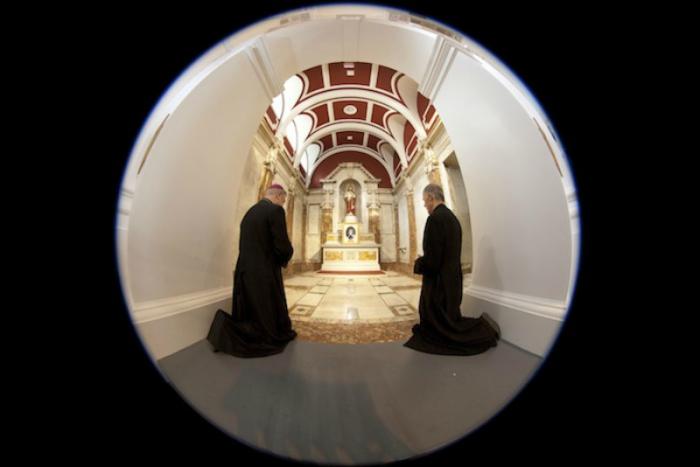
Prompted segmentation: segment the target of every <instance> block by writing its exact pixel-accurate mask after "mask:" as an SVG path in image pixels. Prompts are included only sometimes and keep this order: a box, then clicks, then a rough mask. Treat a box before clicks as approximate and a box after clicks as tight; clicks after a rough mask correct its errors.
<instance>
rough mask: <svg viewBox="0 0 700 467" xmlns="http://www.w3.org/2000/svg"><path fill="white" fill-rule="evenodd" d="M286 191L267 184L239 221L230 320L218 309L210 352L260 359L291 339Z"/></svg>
mask: <svg viewBox="0 0 700 467" xmlns="http://www.w3.org/2000/svg"><path fill="white" fill-rule="evenodd" d="M286 199H287V192H286V191H285V190H284V188H283V187H282V186H281V185H278V184H274V185H271V186H270V187H269V188H268V189H267V190H266V191H265V197H264V198H263V199H261V200H260V201H258V203H257V204H255V205H254V206H253V207H251V208H250V209H249V210H248V212H246V214H245V216H243V220H242V221H241V234H240V243H239V254H238V261H237V262H236V270H235V273H234V282H233V302H232V307H233V311H232V313H231V315H229V314H227V313H226V312H224V311H223V310H218V311H217V312H216V316H215V317H214V322H213V323H212V326H211V328H210V330H209V335H208V337H207V339H208V340H209V342H210V343H211V344H212V345H213V346H214V350H215V351H222V352H226V353H228V354H231V355H235V356H237V357H264V356H267V355H274V354H278V353H281V352H283V351H284V349H285V347H286V345H287V344H288V343H289V342H290V341H291V340H292V339H294V338H295V337H296V335H297V333H296V332H295V331H294V330H293V329H292V321H291V320H290V318H289V312H288V309H287V298H286V295H285V292H284V284H283V282H282V270H281V268H283V267H287V263H288V262H289V260H290V259H291V257H292V254H293V253H294V248H292V244H291V242H290V241H289V237H288V236H287V226H286V222H285V212H284V207H283V206H284V203H285V201H286Z"/></svg>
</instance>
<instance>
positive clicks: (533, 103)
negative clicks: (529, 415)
mask: <svg viewBox="0 0 700 467" xmlns="http://www.w3.org/2000/svg"><path fill="white" fill-rule="evenodd" d="M357 5H360V6H363V4H357ZM333 6H335V7H339V6H342V4H335V5H333ZM371 6H372V7H375V8H376V7H380V5H371ZM315 8H316V7H313V8H311V9H315ZM318 8H324V7H318ZM387 8H388V9H391V10H396V8H395V7H387ZM298 11H300V10H291V11H287V12H284V13H280V14H278V15H275V16H272V17H268V18H266V19H263V20H261V21H260V22H258V23H255V24H253V25H252V26H249V27H248V28H245V29H243V30H240V31H238V32H236V33H234V34H232V35H231V36H229V38H228V39H226V40H224V41H222V42H227V41H228V40H230V39H231V38H234V37H235V36H237V35H238V34H242V33H245V32H246V31H247V32H250V30H251V29H254V28H256V27H257V26H258V25H260V23H263V22H269V21H272V20H274V19H278V18H280V17H284V16H286V15H291V14H293V13H295V12H298ZM404 13H406V14H407V15H411V13H410V12H408V11H404ZM424 21H425V23H424V24H421V26H423V27H428V28H429V27H430V21H432V22H433V23H434V24H438V25H439V26H441V28H442V29H446V30H448V31H450V32H451V33H452V36H450V35H448V37H449V38H451V39H454V40H456V39H455V37H454V36H457V37H462V40H466V39H464V37H466V36H462V35H461V33H458V32H456V30H453V29H452V28H450V27H449V26H446V25H444V24H442V23H439V22H436V21H434V20H429V19H425V20H424ZM440 33H441V34H444V32H440ZM248 36H250V34H248ZM471 42H473V43H474V44H476V43H475V41H473V40H471ZM217 47H218V46H215V47H214V49H216V48H217ZM478 47H481V46H480V45H479V46H478ZM474 48H476V47H474V46H472V49H474ZM483 52H484V53H483V56H484V57H486V58H483V57H481V56H480V55H478V57H480V58H481V59H482V60H484V62H483V63H484V64H485V67H488V66H491V67H492V68H493V70H494V75H498V74H499V73H500V74H504V75H506V76H507V78H508V79H509V80H511V81H514V82H515V83H517V84H518V85H519V86H520V90H521V91H524V95H523V93H518V94H517V95H516V96H517V97H520V99H522V98H523V97H524V98H525V100H526V101H527V100H528V99H527V98H529V101H530V102H528V106H529V107H530V108H533V109H534V110H535V111H537V113H538V115H539V116H540V117H541V118H542V120H543V122H545V129H544V131H548V132H549V134H551V135H552V138H553V140H554V141H553V146H554V147H555V148H557V149H559V150H560V159H558V162H559V163H561V164H563V165H566V158H565V156H564V152H563V149H561V143H560V142H559V140H558V137H557V136H556V133H555V132H554V129H553V127H552V125H551V124H549V122H548V121H547V120H546V117H545V113H544V112H543V111H542V110H541V109H540V108H539V103H538V101H537V100H536V99H535V98H534V97H533V96H532V95H531V94H530V92H529V89H528V88H527V87H526V86H525V85H524V84H522V83H521V82H520V80H519V79H518V78H517V77H516V76H515V75H513V74H512V73H511V72H510V70H509V69H508V68H507V67H506V66H505V65H503V64H501V63H500V62H499V61H498V60H497V59H495V56H493V54H490V53H489V52H487V51H486V49H483ZM209 58H211V51H208V52H206V53H205V54H204V55H203V56H202V57H201V58H200V59H199V60H196V61H195V63H194V64H193V65H192V66H191V67H190V68H188V70H186V71H185V72H183V74H182V75H181V77H180V78H178V79H177V80H175V83H174V84H173V85H172V86H171V87H170V88H169V89H168V91H166V93H165V94H164V95H163V97H162V98H161V100H160V101H159V102H158V104H157V105H156V107H155V108H154V110H153V112H152V113H151V115H150V116H149V118H148V119H147V124H145V125H144V128H143V130H142V135H141V136H140V137H139V140H138V141H137V142H136V143H135V147H134V151H132V157H133V155H134V154H135V152H136V151H137V147H138V146H139V144H140V145H141V146H143V144H144V143H145V141H141V139H142V138H141V137H142V136H143V133H144V131H145V130H146V128H147V126H148V124H149V123H150V122H152V121H153V120H154V117H156V118H155V122H153V123H154V124H155V123H157V122H158V120H160V119H159V118H157V117H158V116H160V115H162V114H163V112H164V110H165V111H167V110H169V112H165V113H166V115H170V113H171V112H172V111H173V110H175V109H176V108H177V104H175V103H179V102H178V100H180V99H183V98H184V97H185V96H186V95H187V93H188V92H190V91H191V90H192V89H194V88H195V87H196V85H197V84H198V83H192V82H190V83H189V84H188V83H187V82H185V83H182V81H183V79H185V78H186V77H188V76H189V77H194V76H196V75H198V74H199V73H202V72H204V71H205V70H206V69H207V68H211V67H214V63H215V61H213V60H211V61H210V60H209ZM489 59H490V60H489ZM202 60H204V61H205V62H209V63H205V64H204V65H203V66H202V65H201V64H200V62H201V61H202ZM497 67H498V68H497ZM212 69H213V68H212ZM202 79H203V77H202ZM497 79H499V78H498V77H497ZM185 81H187V80H186V79H185ZM499 81H501V82H502V83H503V84H504V85H507V87H508V88H511V87H513V84H512V83H510V82H508V81H507V80H506V81H503V78H501V79H499ZM178 84H181V86H177V85H178ZM517 97H516V98H517ZM520 99H519V100H520ZM161 107H165V109H161ZM166 120H167V116H166V117H165V120H161V123H160V125H161V126H162V124H163V123H165V121H166ZM127 175H128V169H127V171H126V172H125V176H124V179H123V181H122V184H123V185H124V184H125V183H126V182H127V180H126V178H127ZM567 176H568V171H567ZM571 185H572V187H574V185H573V181H572V182H571ZM127 189H128V187H127ZM123 191H124V190H122V192H123ZM571 193H574V194H575V188H574V189H573V190H572V191H571ZM131 194H132V196H133V194H134V192H132V193H131ZM570 204H571V203H570ZM573 204H574V205H576V201H575V196H574V199H573ZM119 212H120V213H121V212H122V201H121V200H120V206H119ZM572 219H575V220H574V221H572V225H573V223H575V224H576V227H577V229H576V232H578V231H579V230H578V222H579V221H578V218H577V217H574V216H572ZM120 222H121V219H119V214H118V221H117V225H118V227H117V228H118V229H120V228H121V227H120ZM126 229H128V227H126ZM117 243H118V249H119V243H120V241H119V239H118V240H117ZM579 248H580V247H579V245H578V244H577V246H576V248H575V252H576V255H574V260H575V263H576V262H577V259H578V254H579V253H580V250H579ZM122 266H123V262H122V261H121V255H120V279H121V281H122V286H123V287H124V289H125V296H126V297H128V299H129V300H128V303H129V311H130V312H131V313H132V315H133V311H132V303H133V302H132V301H131V297H130V295H129V292H128V287H125V285H127V284H128V283H127V282H126V281H125V279H124V278H125V274H124V273H123V269H122ZM572 270H573V274H572V282H571V287H570V289H571V292H573V289H574V284H575V275H576V273H577V268H576V266H575V265H574V266H572ZM568 300H570V299H569V298H567V308H568ZM136 329H137V331H138V327H137V328H136ZM559 329H561V327H560V328H559ZM139 335H140V336H141V338H142V343H143V345H144V349H145V350H146V352H147V353H148V354H149V355H150V356H151V359H152V361H153V362H154V366H156V368H157V369H158V370H159V372H161V371H160V369H159V367H158V365H157V364H156V361H157V359H156V358H155V357H154V356H153V354H152V352H151V351H150V350H149V348H148V346H147V345H146V341H145V340H144V337H143V334H142V333H141V332H140V331H139ZM555 340H556V336H555V339H554V340H553V341H552V343H553V342H554V341H555ZM547 352H548V350H547ZM547 352H546V353H547ZM546 353H545V356H546ZM538 368H539V367H538ZM161 374H162V375H163V377H164V378H165V379H166V381H168V382H170V380H169V379H168V378H167V376H166V375H164V374H163V373H162V372H161ZM532 376H534V373H533V375H532ZM528 382H529V380H528V381H525V382H524V383H523V385H522V386H525V385H526V384H527V383H528ZM171 385H173V384H172V383H171ZM173 387H174V388H176V386H175V385H173ZM176 391H177V389H176ZM177 392H178V394H179V395H180V396H181V397H183V399H184V400H185V401H187V402H188V403H189V400H188V399H187V397H185V396H184V395H183V394H182V393H180V392H179V391H177ZM519 392H520V389H518V390H517V391H515V392H514V394H513V396H515V395H517V394H518V393H519ZM190 405H191V404H190ZM507 405H508V403H506V404H505V405H503V406H502V408H501V411H502V410H504V409H505V407H506V406H507ZM191 406H192V407H193V408H194V409H195V410H196V411H197V412H198V413H199V414H200V415H201V416H202V417H203V418H205V419H206V420H207V421H208V422H210V423H211V424H212V425H214V426H215V427H217V428H218V429H220V428H219V427H218V426H217V424H216V423H212V421H211V420H210V419H209V418H208V417H207V416H206V415H204V414H203V413H202V412H200V411H199V410H198V409H197V407H196V406H193V405H191ZM497 413H498V412H496V413H494V414H493V415H492V416H491V417H494V416H495V415H496V414H497ZM476 429H478V427H477V428H476ZM222 431H223V430H222ZM471 432H473V430H472V431H471ZM227 434H229V435H230V433H227ZM468 434H469V433H466V434H465V435H463V436H462V437H460V438H456V439H454V440H453V441H448V442H447V443H446V444H445V445H443V446H442V447H444V446H447V445H449V444H451V443H453V442H455V441H458V440H460V439H463V438H464V437H466V436H468ZM234 438H236V440H238V441H243V442H244V443H245V441H244V440H240V439H239V438H237V437H235V436H234ZM245 444H247V443H245ZM250 446H251V447H253V448H255V449H260V448H259V447H256V446H253V445H250ZM440 448H441V447H438V448H436V450H438V449H440ZM265 452H266V453H270V454H272V455H275V456H277V454H276V453H274V452H271V451H265ZM429 452H434V451H429ZM429 452H427V453H429Z"/></svg>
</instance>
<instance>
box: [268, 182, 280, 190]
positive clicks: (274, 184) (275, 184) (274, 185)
mask: <svg viewBox="0 0 700 467" xmlns="http://www.w3.org/2000/svg"><path fill="white" fill-rule="evenodd" d="M268 188H277V189H280V190H282V191H284V188H283V187H282V185H280V184H279V183H273V184H272V185H270V186H269V187H268Z"/></svg>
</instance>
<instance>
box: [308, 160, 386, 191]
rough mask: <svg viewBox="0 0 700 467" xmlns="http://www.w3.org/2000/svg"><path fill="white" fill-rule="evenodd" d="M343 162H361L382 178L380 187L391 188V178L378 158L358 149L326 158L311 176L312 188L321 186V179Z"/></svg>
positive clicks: (374, 174)
mask: <svg viewBox="0 0 700 467" xmlns="http://www.w3.org/2000/svg"><path fill="white" fill-rule="evenodd" d="M341 162H359V163H361V164H362V165H363V166H364V167H365V169H367V170H368V171H369V173H371V174H372V176H374V177H375V178H379V179H381V181H380V182H379V188H391V178H390V177H389V173H388V172H387V171H386V169H385V168H384V166H383V165H382V164H381V162H379V161H378V160H376V159H374V158H373V157H370V156H368V155H367V154H363V153H361V152H357V151H343V152H341V153H338V154H333V155H332V156H330V157H328V158H327V159H324V160H323V161H322V162H321V163H320V164H319V165H318V167H317V168H316V170H314V173H313V175H312V176H311V188H320V187H321V179H323V178H326V177H327V176H328V175H329V174H330V173H331V172H333V170H334V169H335V168H336V167H337V166H338V164H340V163H341Z"/></svg>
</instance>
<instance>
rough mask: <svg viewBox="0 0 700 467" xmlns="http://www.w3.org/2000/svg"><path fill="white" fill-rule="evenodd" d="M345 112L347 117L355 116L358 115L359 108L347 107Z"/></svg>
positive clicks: (344, 109) (344, 108)
mask: <svg viewBox="0 0 700 467" xmlns="http://www.w3.org/2000/svg"><path fill="white" fill-rule="evenodd" d="M343 112H345V115H355V114H356V113H357V107H355V106H354V105H346V106H345V107H343Z"/></svg>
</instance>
